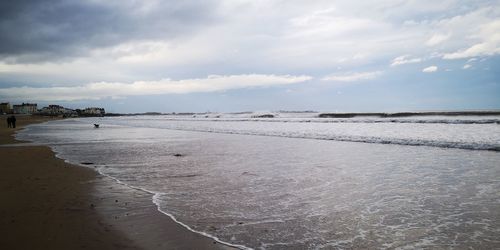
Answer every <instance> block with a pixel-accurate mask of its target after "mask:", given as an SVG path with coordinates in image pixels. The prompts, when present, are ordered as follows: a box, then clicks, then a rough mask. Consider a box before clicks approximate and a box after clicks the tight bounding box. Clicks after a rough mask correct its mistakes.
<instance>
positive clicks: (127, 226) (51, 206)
mask: <svg viewBox="0 0 500 250" xmlns="http://www.w3.org/2000/svg"><path fill="white" fill-rule="evenodd" d="M5 119H6V116H1V121H2V122H3V124H2V126H1V128H0V159H1V161H0V162H1V164H0V166H1V171H2V174H1V175H0V189H1V190H2V191H1V192H0V200H1V206H0V234H1V235H2V237H1V238H0V247H1V248H2V249H228V248H229V247H227V246H225V245H222V244H220V243H217V242H215V241H214V240H212V239H210V238H208V237H204V236H201V235H199V234H196V233H193V232H191V231H189V230H187V229H186V228H184V227H183V226H181V225H179V224H177V223H175V222H174V221H173V220H171V219H170V218H169V217H167V216H165V215H163V214H161V213H160V212H158V211H157V208H156V206H155V205H154V204H153V203H152V202H151V195H150V194H147V193H144V192H142V191H138V190H132V189H130V188H128V187H125V186H122V185H119V184H117V183H116V182H114V181H113V180H111V179H109V178H107V177H104V176H101V175H99V174H97V172H96V171H94V170H92V169H91V168H85V167H80V166H74V165H71V164H68V163H65V162H64V161H63V160H61V159H58V158H56V157H55V156H54V153H53V152H52V151H51V150H50V148H48V147H45V146H36V145H29V144H23V143H20V142H17V141H16V140H15V139H14V137H13V134H14V133H15V132H16V131H17V130H19V129H22V128H23V127H24V126H26V125H28V124H31V123H37V122H44V121H47V120H50V119H52V118H47V117H36V116H17V128H16V129H10V128H7V125H6V122H5Z"/></svg>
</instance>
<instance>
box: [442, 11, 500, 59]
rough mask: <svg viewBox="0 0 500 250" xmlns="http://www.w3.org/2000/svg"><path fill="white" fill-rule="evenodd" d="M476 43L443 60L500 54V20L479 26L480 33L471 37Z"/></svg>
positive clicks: (445, 56) (444, 57)
mask: <svg viewBox="0 0 500 250" xmlns="http://www.w3.org/2000/svg"><path fill="white" fill-rule="evenodd" d="M471 38H473V40H475V41H476V42H475V43H474V44H472V45H471V46H469V47H468V48H466V49H460V50H457V51H455V52H452V53H446V54H444V55H443V59H462V58H470V57H478V56H493V55H497V54H500V20H494V21H490V22H487V23H485V24H482V25H480V26H479V29H478V32H477V33H475V34H473V36H471Z"/></svg>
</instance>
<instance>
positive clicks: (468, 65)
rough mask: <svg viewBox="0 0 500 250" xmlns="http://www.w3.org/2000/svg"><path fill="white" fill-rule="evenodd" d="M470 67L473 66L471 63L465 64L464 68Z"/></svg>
mask: <svg viewBox="0 0 500 250" xmlns="http://www.w3.org/2000/svg"><path fill="white" fill-rule="evenodd" d="M470 67H472V65H470V64H465V65H464V66H463V69H468V68H470Z"/></svg>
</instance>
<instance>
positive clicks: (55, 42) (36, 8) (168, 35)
mask: <svg viewBox="0 0 500 250" xmlns="http://www.w3.org/2000/svg"><path fill="white" fill-rule="evenodd" d="M214 10H215V7H214V5H213V4H212V3H210V1H158V3H156V2H154V5H151V6H147V5H144V2H143V1H102V2H101V1H71V0H46V1H37V0H31V1H30V0H16V1H1V2H0V34H2V35H1V36H0V59H3V60H7V61H9V60H10V61H36V60H47V59H52V60H57V59H58V58H59V59H60V58H67V57H72V56H79V55H84V54H85V53H86V52H88V50H89V49H92V48H100V47H107V46H112V45H116V44H119V43H123V42H128V41H132V40H142V39H174V38H177V37H179V36H182V35H183V34H186V33H190V32H193V31H195V30H196V29H197V28H199V27H200V26H203V25H205V24H206V23H208V22H211V21H213V20H214V19H215V16H214Z"/></svg>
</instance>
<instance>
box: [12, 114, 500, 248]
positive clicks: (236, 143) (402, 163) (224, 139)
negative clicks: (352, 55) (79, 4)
mask: <svg viewBox="0 0 500 250" xmlns="http://www.w3.org/2000/svg"><path fill="white" fill-rule="evenodd" d="M93 123H100V124H101V127H100V128H98V129H95V128H93ZM499 123H500V117H498V116H497V117H495V116H492V117H472V116H464V117H411V118H369V117H365V118H363V117H358V118H350V119H333V118H315V117H314V116H312V115H311V116H293V115H290V114H287V115H282V116H281V117H277V118H268V119H261V118H250V117H245V116H222V117H221V116H217V117H210V116H206V117H205V116H202V117H190V116H189V117H187V116H134V117H113V118H79V119H67V120H60V121H53V122H49V123H45V124H37V125H32V126H29V127H28V128H27V129H26V130H24V131H22V132H21V133H20V134H18V136H17V137H18V139H23V140H31V141H34V142H37V143H43V144H47V145H50V146H51V147H52V148H53V150H54V151H56V153H57V155H58V157H61V158H63V159H66V160H67V161H69V162H72V163H75V164H82V163H85V164H90V165H91V166H92V167H95V168H96V169H97V170H98V171H99V172H101V173H102V174H104V175H107V176H110V177H112V178H114V179H116V180H118V181H119V182H120V183H122V184H125V185H128V186H131V187H134V188H139V189H142V190H146V191H148V192H151V194H152V202H155V204H157V206H158V208H159V210H160V211H162V212H164V213H165V214H167V215H170V216H172V217H173V218H174V219H175V220H177V221H178V222H179V223H181V224H183V225H185V226H187V227H188V228H189V229H191V230H193V231H196V232H200V233H203V234H205V235H208V236H210V237H213V238H216V239H218V240H220V241H222V242H227V243H230V244H233V245H238V246H245V247H249V248H256V249H259V248H263V249H337V248H401V249H405V248H408V249H412V248H438V249H442V248H469V247H470V248H474V249H493V248H500V236H499V235H500V152H499V151H500V125H499Z"/></svg>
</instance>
